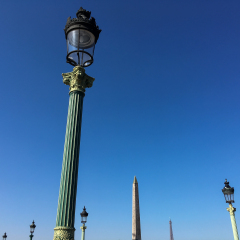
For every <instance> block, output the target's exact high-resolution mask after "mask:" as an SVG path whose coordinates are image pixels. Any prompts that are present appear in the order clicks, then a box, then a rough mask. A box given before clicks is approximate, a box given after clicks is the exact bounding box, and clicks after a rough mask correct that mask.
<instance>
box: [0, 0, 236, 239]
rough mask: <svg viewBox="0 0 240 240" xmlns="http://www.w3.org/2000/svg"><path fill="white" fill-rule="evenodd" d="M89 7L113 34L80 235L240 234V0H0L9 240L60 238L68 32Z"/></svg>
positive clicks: (88, 103)
mask: <svg viewBox="0 0 240 240" xmlns="http://www.w3.org/2000/svg"><path fill="white" fill-rule="evenodd" d="M80 6H82V7H83V8H86V9H87V10H90V11H91V12H92V16H93V17H95V18H96V21H97V24H98V25H99V26H100V28H101V29H102V32H101V34H100V37H99V40H98V43H97V45H96V49H95V55H94V64H93V65H92V66H90V67H89V68H86V73H87V74H89V75H90V76H92V77H95V79H96V80H95V82H94V84H93V87H92V88H91V89H87V91H86V96H85V99H84V107H83V121H82V135H81V150H80V164H79V180H78V194H77V204H76V221H75V228H76V240H80V238H81V230H80V226H81V219H80V215H79V214H80V212H81V211H82V208H83V206H84V205H85V206H86V208H87V211H88V212H89V217H88V222H87V227H88V228H87V230H86V240H96V239H98V240H129V239H131V221H132V219H131V217H132V212H131V211H132V209H131V208H132V182H133V178H134V175H136V176H137V179H138V182H139V191H140V210H141V228H142V239H143V240H168V239H169V223H168V221H169V217H171V219H172V222H173V234H174V238H175V239H176V240H192V239H194V240H210V239H211V240H213V239H214V240H229V239H233V236H232V229H231V223H230V217H229V214H228V212H227V211H226V207H227V204H226V203H225V201H224V197H223V194H222V192H221V189H222V188H223V186H224V184H223V182H224V180H225V178H228V180H229V181H230V185H231V186H234V187H235V191H236V193H235V199H236V203H235V205H234V206H235V207H236V208H237V212H236V220H237V224H238V226H239V228H240V204H239V203H240V193H239V192H240V191H239V189H240V186H239V169H240V161H239V159H240V148H239V145H240V96H239V90H240V30H239V29H240V14H239V12H240V1H239V0H229V1H226V0H182V1H180V0H149V1H143V0H140V1H133V0H128V1H126V0H115V1H106V0H88V1H63V0H59V1H53V0H48V1H40V0H35V1H29V0H24V1H16V0H12V1H11V0H9V1H1V8H0V25H1V40H0V42H1V44H0V46H1V64H0V72H1V88H0V109H1V114H0V123H1V124H0V133H1V134H0V136H1V137H0V159H1V174H0V192H1V200H0V213H1V214H0V216H1V217H0V234H1V236H2V235H3V233H4V232H7V234H8V238H7V240H15V239H19V240H24V239H28V236H29V225H30V224H31V222H32V220H33V219H34V220H35V222H36V225H37V227H36V230H35V234H34V235H35V236H34V240H42V239H49V240H51V239H52V238H53V228H54V227H55V221H56V213H57V202H58V193H59V185H60V175H61V168H62V154H63V146H64V137H65V129H66V119H67V108H68V98H69V96H68V86H66V85H64V84H63V83H62V76H61V73H65V72H70V71H72V66H71V65H69V64H67V63H66V60H65V57H66V42H65V35H64V31H63V28H64V27H65V23H66V21H67V18H68V17H69V16H71V17H75V14H76V12H77V10H78V9H79V8H80Z"/></svg>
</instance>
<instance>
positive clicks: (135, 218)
mask: <svg viewBox="0 0 240 240" xmlns="http://www.w3.org/2000/svg"><path fill="white" fill-rule="evenodd" d="M132 194H133V195H132V240H141V226H140V209H139V194H138V182H137V178H136V176H135V177H134V180H133V191H132Z"/></svg>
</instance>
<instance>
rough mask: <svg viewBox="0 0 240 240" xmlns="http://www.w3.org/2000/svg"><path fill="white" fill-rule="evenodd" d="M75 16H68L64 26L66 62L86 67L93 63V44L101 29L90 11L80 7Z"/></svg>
mask: <svg viewBox="0 0 240 240" xmlns="http://www.w3.org/2000/svg"><path fill="white" fill-rule="evenodd" d="M76 15H77V18H73V19H71V17H69V18H68V20H67V24H66V26H65V29H64V31H65V36H66V40H67V62H68V63H70V64H71V65H73V66H77V65H78V66H82V67H88V66H90V65H91V64H92V63H93V55H94V49H95V44H96V42H97V40H98V37H99V34H100V32H101V30H99V27H98V26H97V25H96V21H95V19H94V18H93V17H91V18H90V16H91V12H89V11H86V10H85V9H83V8H82V7H81V8H80V9H79V10H78V12H77V14H76Z"/></svg>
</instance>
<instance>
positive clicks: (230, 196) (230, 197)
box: [222, 179, 239, 240]
mask: <svg viewBox="0 0 240 240" xmlns="http://www.w3.org/2000/svg"><path fill="white" fill-rule="evenodd" d="M224 184H225V187H224V188H223V189H222V192H223V194H224V197H225V200H226V203H228V204H229V208H227V211H228V212H229V213H230V218H231V223H232V229H233V237H234V240H239V238H238V230H237V224H236V219H235V214H234V212H235V211H236V208H234V207H233V206H232V203H234V188H233V187H230V185H229V182H228V181H227V179H225V182H224Z"/></svg>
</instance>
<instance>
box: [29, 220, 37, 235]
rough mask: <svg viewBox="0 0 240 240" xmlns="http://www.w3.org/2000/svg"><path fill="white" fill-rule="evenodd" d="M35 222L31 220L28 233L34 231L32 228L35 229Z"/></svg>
mask: <svg viewBox="0 0 240 240" xmlns="http://www.w3.org/2000/svg"><path fill="white" fill-rule="evenodd" d="M35 227H36V225H35V222H34V221H33V222H32V224H31V225H30V233H34V230H35Z"/></svg>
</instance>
